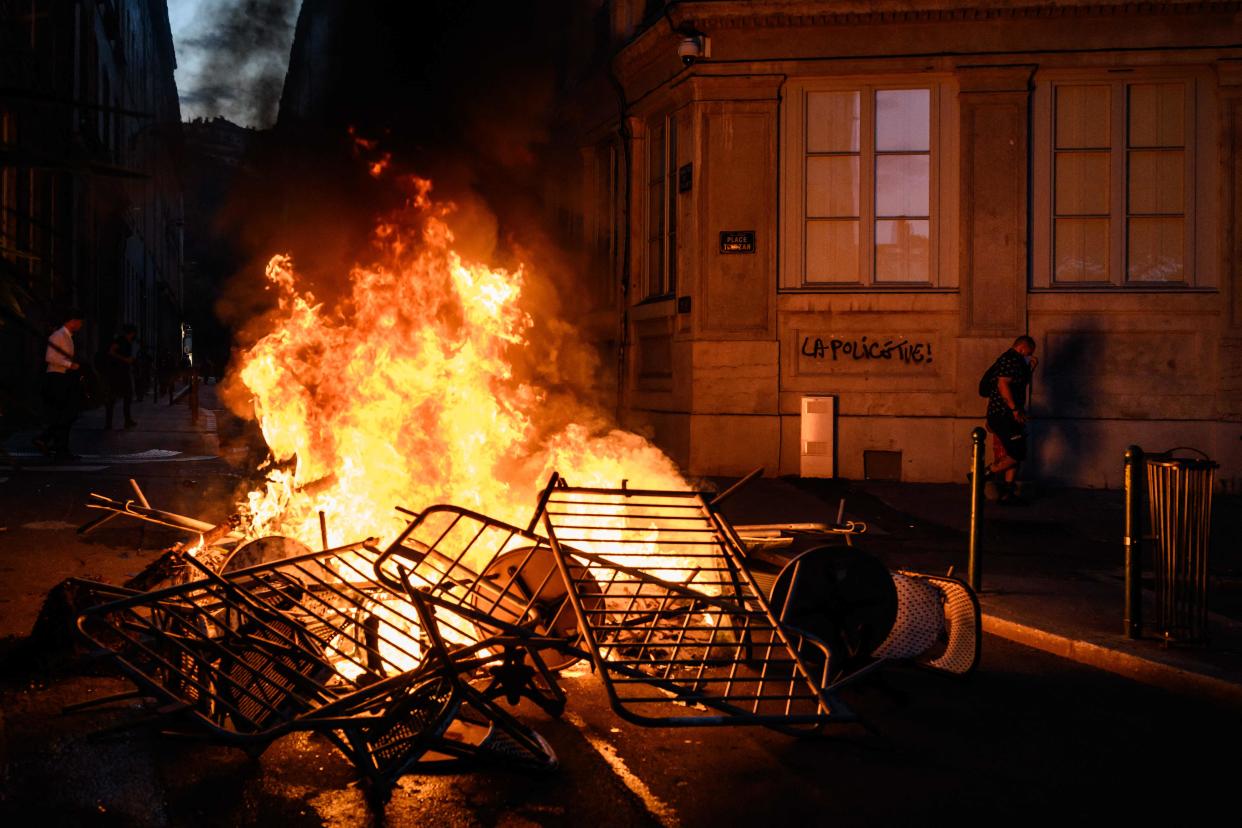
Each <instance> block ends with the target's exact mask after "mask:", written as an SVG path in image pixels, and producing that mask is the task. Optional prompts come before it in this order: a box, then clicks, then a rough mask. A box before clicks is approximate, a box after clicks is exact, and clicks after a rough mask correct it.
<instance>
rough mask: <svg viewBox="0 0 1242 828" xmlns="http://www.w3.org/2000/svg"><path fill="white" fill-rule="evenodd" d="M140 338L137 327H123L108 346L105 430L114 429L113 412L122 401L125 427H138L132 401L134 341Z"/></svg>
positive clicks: (105, 372)
mask: <svg viewBox="0 0 1242 828" xmlns="http://www.w3.org/2000/svg"><path fill="white" fill-rule="evenodd" d="M137 337H138V328H137V326H135V325H122V326H121V332H120V333H119V334H117V335H116V337H114V338H113V340H112V344H111V345H109V346H108V353H107V355H106V356H105V359H104V364H103V374H104V376H103V380H104V388H105V393H106V394H107V398H106V399H105V401H104V429H105V430H111V428H112V410H113V409H114V408H115V407H116V401H117V400H118V399H120V400H121V410H122V412H123V413H124V414H125V427H126V428H133V427H134V426H136V425H138V423H136V422H134V418H133V417H131V416H130V407H129V406H130V401H131V400H132V399H133V396H134V385H133V377H132V374H131V369H132V368H133V365H134V340H135V339H136V338H137Z"/></svg>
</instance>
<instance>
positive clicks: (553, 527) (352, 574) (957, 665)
mask: <svg viewBox="0 0 1242 828" xmlns="http://www.w3.org/2000/svg"><path fill="white" fill-rule="evenodd" d="M136 493H137V492H136ZM139 494H140V493H139ZM727 494H728V493H726V495H727ZM721 497H723V496H718V497H717V498H715V499H714V500H710V501H709V500H708V499H707V496H706V495H705V494H704V493H701V492H692V491H684V490H639V489H631V488H628V487H622V488H620V489H607V488H599V487H571V486H569V485H567V484H566V482H565V481H564V480H562V479H561V478H560V477H559V475H557V474H555V473H554V474H553V475H552V477H551V479H550V481H549V482H548V484H547V486H546V487H545V488H544V489H543V491H542V493H541V495H540V496H539V498H538V500H537V505H536V507H535V510H534V515H533V517H532V518H531V519H530V521H529V522H528V524H527V525H526V527H525V528H519V527H516V526H513V525H511V524H508V523H506V522H504V521H501V520H497V519H495V518H492V517H489V516H486V515H484V514H482V513H480V512H477V511H473V510H470V509H464V508H461V507H458V506H448V505H438V506H432V507H429V508H427V509H425V510H423V511H421V512H417V513H413V512H412V513H410V514H411V515H412V518H413V519H412V520H411V521H410V522H409V523H408V524H407V526H406V527H405V529H404V530H403V531H402V532H400V533H399V534H398V535H397V537H396V538H395V539H394V540H393V541H392V542H391V543H389V544H387V545H386V546H381V545H380V544H379V542H378V541H377V540H376V539H375V538H368V539H366V540H361V541H357V542H354V543H351V544H348V545H345V546H338V547H335V548H331V549H324V550H322V551H319V552H312V551H309V550H306V551H304V552H300V553H295V554H292V555H290V554H288V553H289V552H290V551H291V548H290V547H288V546H284V545H281V544H279V543H273V539H267V540H266V541H250V542H248V543H238V544H237V545H236V548H235V549H234V550H233V552H232V554H231V555H230V556H227V557H226V558H225V559H223V560H221V559H212V558H210V557H208V556H205V555H203V554H201V551H202V550H201V549H198V548H195V547H194V546H191V547H187V548H183V549H176V548H174V550H173V551H172V552H171V553H170V557H169V559H170V560H174V561H176V563H177V564H179V565H180V566H182V567H184V572H183V573H182V577H179V578H177V579H176V580H177V581H179V583H175V584H172V585H171V586H165V587H162V588H159V589H154V590H149V591H140V590H136V589H124V588H116V587H110V586H107V585H97V594H96V595H94V596H93V597H94V599H95V601H94V606H90V607H89V608H87V609H86V610H85V611H83V612H81V613H80V615H79V616H78V619H77V626H78V630H79V632H80V633H81V634H82V635H83V636H85V637H86V639H87V640H89V641H90V642H91V644H92V645H94V647H95V648H96V649H97V651H98V652H101V653H103V654H105V655H107V656H110V657H111V659H112V660H113V661H114V662H115V663H116V664H117V666H118V667H119V668H120V669H121V670H122V672H124V673H125V674H126V675H127V676H128V677H129V678H130V679H131V680H132V681H133V682H134V684H136V685H137V687H138V688H139V690H140V693H141V694H143V695H147V696H150V697H153V698H155V699H156V700H158V701H160V702H162V704H161V705H160V710H161V715H162V716H163V718H164V721H163V722H162V724H163V726H164V729H166V730H173V731H176V732H182V733H186V734H190V735H195V736H198V737H200V738H206V739H209V740H212V741H216V742H219V743H223V744H229V745H234V746H238V747H242V748H245V749H247V750H249V751H251V752H258V751H261V750H263V749H264V748H265V747H266V746H267V745H268V744H270V743H271V742H272V741H274V740H275V739H277V738H279V737H281V736H283V735H285V734H288V733H292V732H297V731H303V732H306V731H309V732H312V733H316V734H319V735H321V736H323V737H324V738H327V739H328V740H329V741H331V742H332V743H333V744H334V745H336V746H337V748H339V749H340V751H341V752H342V753H343V754H344V755H345V756H346V757H348V758H349V759H350V761H351V762H352V763H353V764H354V766H355V767H356V768H357V769H358V772H359V773H360V774H361V776H362V777H363V778H364V780H365V781H366V782H367V783H368V790H369V791H370V792H371V794H372V795H373V797H374V798H375V800H376V801H377V802H382V801H383V800H384V799H385V798H386V796H387V794H388V792H389V791H390V790H391V787H392V786H393V785H394V784H395V782H396V780H397V779H398V778H399V777H400V776H402V775H404V774H406V773H412V772H420V771H431V770H435V769H441V768H444V767H447V766H456V765H460V764H462V763H470V764H472V765H478V764H480V763H484V764H486V763H497V762H501V763H505V764H511V765H516V766H519V767H524V768H528V769H542V770H547V769H551V768H554V767H556V765H557V759H556V755H555V753H554V752H553V750H552V748H551V747H550V746H549V745H548V743H547V742H546V741H544V739H543V738H542V737H541V736H540V735H539V734H538V733H536V732H535V731H534V730H532V729H531V728H530V727H529V726H527V725H526V724H524V723H523V722H521V721H520V720H519V719H517V718H516V717H515V716H514V714H513V713H511V712H509V711H508V710H507V709H506V708H505V707H504V706H502V704H501V702H502V701H503V702H507V703H508V704H509V705H516V704H518V703H519V702H520V701H521V700H523V699H525V700H528V701H530V702H532V703H534V704H536V705H537V706H539V707H540V708H542V709H543V710H544V711H545V712H547V713H549V714H552V715H559V714H560V713H561V712H562V711H563V709H564V707H565V704H566V696H565V693H564V691H563V690H562V689H561V687H560V684H559V682H558V676H557V674H558V671H560V670H563V669H564V668H566V667H568V666H570V665H572V664H573V663H574V662H576V661H578V660H580V659H586V660H589V662H590V664H591V665H592V667H593V669H594V671H595V672H596V673H597V674H598V676H599V678H600V680H601V681H603V683H604V685H605V688H606V689H607V691H608V696H609V699H610V702H611V705H612V708H613V710H614V712H616V713H617V715H619V716H621V717H622V718H624V719H626V720H627V721H630V722H632V723H634V724H639V725H644V726H719V725H761V726H767V727H771V728H774V729H777V730H780V731H782V732H787V733H808V732H818V731H820V730H822V729H824V728H826V727H829V726H834V725H838V724H843V723H849V722H855V721H858V719H857V717H856V716H855V715H854V714H853V713H852V712H851V711H850V710H849V708H848V707H847V706H846V705H845V704H844V703H843V702H842V701H841V699H840V698H839V696H838V694H837V691H838V689H839V688H840V687H841V686H843V685H844V684H846V683H847V682H849V681H851V680H853V679H854V678H856V677H857V676H859V675H861V674H862V673H864V672H866V671H869V670H871V669H874V668H875V667H876V666H879V665H880V664H883V663H885V662H886V661H890V660H894V659H914V660H917V661H918V662H920V663H921V664H923V665H925V666H927V667H930V668H932V669H936V670H940V671H943V672H948V673H955V674H961V673H966V672H969V671H970V670H971V669H973V667H974V665H975V663H976V662H977V660H978V657H979V644H980V630H979V609H978V604H977V602H976V600H975V598H974V595H973V593H971V591H970V589H969V588H968V587H967V586H965V585H964V584H961V583H960V582H957V581H953V580H951V579H947V578H934V577H928V576H921V575H914V574H912V573H889V572H888V570H887V569H885V568H884V567H883V566H882V565H881V564H879V563H878V562H877V561H874V559H870V558H867V557H866V556H863V557H859V556H857V555H849V556H844V557H843V556H842V555H841V554H840V553H841V552H842V551H843V550H845V551H852V550H851V547H849V546H835V547H834V546H820V547H816V548H814V549H811V550H808V551H806V552H804V553H802V554H801V555H798V556H796V557H793V558H792V559H790V560H789V561H788V562H787V563H786V564H785V565H784V566H783V567H782V568H781V569H780V570H779V571H778V572H776V573H775V577H771V576H772V574H773V573H771V572H769V573H768V576H766V577H759V573H758V572H757V569H759V568H760V566H761V564H760V563H759V562H758V561H757V560H756V559H755V558H754V557H752V556H751V555H750V554H749V550H748V549H747V548H746V546H745V545H744V543H743V542H742V539H741V538H742V535H741V534H740V533H739V529H742V530H745V529H746V527H734V526H732V525H731V524H730V523H729V522H728V521H727V520H726V519H725V518H724V516H723V515H722V514H721V513H720V512H719V510H718V506H719V503H720V500H721ZM127 505H128V508H127V509H116V508H115V507H114V506H113V505H111V504H103V503H99V504H98V507H99V508H104V509H106V510H107V511H108V512H109V515H113V516H115V515H118V514H130V515H134V516H137V517H139V518H141V519H143V520H154V519H158V520H160V521H161V522H164V523H168V524H173V525H175V524H178V523H185V522H187V519H185V518H182V517H180V516H176V515H171V514H170V513H167V512H159V511H158V510H154V509H151V508H150V507H133V506H132V504H127ZM855 528H856V527H853V526H849V525H846V526H836V527H832V526H826V527H819V531H821V532H822V533H824V534H832V533H834V532H835V533H837V534H841V535H845V536H846V538H847V539H848V537H849V535H850V534H852V533H853V532H854V531H855ZM248 549H249V550H251V551H250V552H249V553H248V552H247V550H248ZM255 550H257V551H255ZM208 561H212V563H210V564H209V563H208ZM860 575H861V577H860ZM845 584H851V585H852V586H851V588H850V589H849V590H846V589H844V588H843V585H845ZM765 585H766V586H765ZM860 598H861V599H862V600H859V599H860ZM877 608H878V609H877ZM860 648H861V649H860ZM125 695H126V697H129V696H130V695H132V694H125ZM101 701H102V702H106V701H108V700H106V699H105V700H101Z"/></svg>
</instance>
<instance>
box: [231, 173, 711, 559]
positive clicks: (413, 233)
mask: <svg viewBox="0 0 1242 828" xmlns="http://www.w3.org/2000/svg"><path fill="white" fill-rule="evenodd" d="M409 185H410V190H411V193H410V197H409V199H408V201H407V207H406V210H405V211H404V213H403V214H402V215H400V216H398V217H396V218H395V219H394V220H392V221H389V222H386V223H384V224H381V225H380V226H379V227H378V228H377V230H376V233H375V239H376V242H377V245H378V247H379V249H380V250H381V256H380V261H379V263H377V264H374V265H371V266H367V267H361V266H360V267H355V268H354V269H353V270H352V272H351V273H350V274H349V280H350V290H349V293H348V296H347V297H346V298H345V299H344V300H342V301H341V302H339V303H337V304H335V305H334V306H332V307H327V306H325V305H324V304H323V303H321V302H319V301H317V300H316V298H315V296H314V295H313V294H312V293H311V292H310V291H309V290H307V289H306V288H305V287H304V286H302V285H301V284H300V282H299V279H298V276H297V273H296V271H295V269H294V266H293V262H292V260H291V259H290V258H289V257H288V256H284V255H278V256H274V257H273V258H272V259H271V261H270V263H269V264H268V267H267V279H268V282H269V283H270V284H269V289H271V290H274V291H276V293H277V300H278V305H277V311H276V312H275V314H274V315H273V317H272V322H273V327H272V329H271V331H270V332H269V333H268V334H267V335H266V336H264V337H263V338H262V339H260V340H259V341H258V342H256V343H255V345H254V346H253V347H251V348H250V349H249V350H247V351H246V352H245V353H244V354H243V359H242V368H241V378H242V381H243V382H244V383H245V385H246V387H247V388H248V389H249V390H250V392H251V394H252V396H253V401H254V410H255V413H256V415H257V417H258V420H259V423H260V425H261V428H262V431H263V436H264V438H265V440H266V441H267V445H268V447H269V448H270V450H271V453H272V456H273V457H274V458H275V459H276V460H277V461H278V466H277V467H275V468H273V469H272V470H270V471H269V473H268V475H267V479H266V482H265V484H264V485H263V487H262V488H260V489H257V490H255V491H252V492H250V493H249V495H248V496H247V497H246V502H245V504H244V507H245V511H246V513H247V514H248V517H249V523H250V525H249V527H248V534H250V535H254V536H257V535H264V534H283V535H288V536H292V537H295V538H297V539H299V540H301V541H303V542H304V543H306V544H308V545H309V546H312V547H317V546H318V545H319V542H320V538H319V522H318V513H319V511H320V510H322V511H324V512H325V513H326V514H327V516H328V522H329V526H330V529H331V532H332V535H333V537H334V538H336V539H338V540H342V541H348V540H350V539H355V538H362V537H367V536H378V537H380V538H381V540H384V541H387V540H388V539H390V538H391V537H392V536H393V535H394V534H395V533H396V531H397V530H398V529H399V528H400V525H401V522H399V521H398V520H396V519H395V518H397V517H398V516H397V515H396V513H395V512H394V508H395V507H396V506H398V505H400V506H405V507H407V508H410V509H414V510H421V509H423V508H426V507H427V506H431V505H433V504H436V503H452V504H455V505H458V506H463V507H466V508H470V509H474V510H476V511H480V512H483V513H485V514H488V515H490V516H492V517H494V518H497V519H500V520H504V521H506V522H509V523H513V524H517V525H525V524H526V522H527V521H528V520H529V519H530V515H531V509H532V508H533V506H534V503H535V499H536V496H537V494H538V491H539V488H540V486H541V485H542V484H543V483H544V482H545V481H546V480H547V478H548V476H549V475H550V473H551V472H552V471H553V470H558V469H559V470H562V471H564V472H566V473H568V474H570V475H571V476H572V481H573V483H574V484H575V485H582V486H617V485H619V484H620V482H621V481H622V480H623V479H628V480H629V481H630V483H631V485H634V486H642V487H647V488H663V489H670V488H675V489H684V488H686V483H685V481H684V480H683V478H682V477H681V474H680V473H679V471H678V469H677V467H676V465H675V464H674V463H673V462H672V461H671V460H670V459H669V458H668V457H666V456H665V455H664V454H663V453H661V452H660V451H659V450H658V449H656V448H655V447H654V446H653V445H651V444H650V443H649V442H648V441H646V440H645V439H643V438H641V437H639V436H638V435H635V434H632V433H628V432H624V431H621V430H611V431H601V430H599V429H598V428H593V427H591V426H588V425H586V424H584V422H582V421H575V420H572V419H570V420H565V421H558V420H557V418H558V417H560V418H564V417H565V416H566V415H563V414H558V413H555V412H554V411H553V410H552V407H551V406H547V405H546V403H547V402H548V399H549V394H548V390H547V389H546V388H543V387H540V386H539V385H538V384H536V382H534V381H531V380H527V381H520V380H519V379H517V378H515V372H514V369H513V365H514V357H515V356H517V355H522V356H524V358H525V359H526V361H527V363H530V362H533V361H538V360H540V359H545V360H554V359H555V358H556V357H555V355H554V354H532V353H530V349H532V348H533V347H534V346H533V345H532V344H531V342H530V339H529V336H528V335H529V333H530V331H531V329H532V327H533V326H534V325H535V324H536V319H535V318H534V317H533V316H532V314H531V313H530V312H528V311H527V310H525V309H523V307H522V304H521V299H522V291H523V287H524V285H525V283H526V281H527V274H526V273H525V272H524V271H523V270H522V269H518V270H516V271H508V270H504V269H497V268H492V267H489V266H487V265H484V264H481V263H478V262H471V261H466V260H464V259H463V258H462V257H461V256H460V255H459V254H458V253H457V252H456V251H455V250H454V249H453V241H454V239H453V233H452V231H451V230H450V229H449V226H448V224H447V223H446V220H445V217H446V215H447V214H448V208H446V207H443V206H439V205H437V204H435V203H434V202H432V201H431V199H430V197H429V193H430V189H431V184H430V182H428V181H425V180H421V179H411V180H410V182H409ZM562 410H563V409H561V408H560V407H557V408H556V411H562ZM592 418H593V419H594V420H599V419H600V417H599V415H598V414H595V415H593V417H592ZM548 435H550V436H548Z"/></svg>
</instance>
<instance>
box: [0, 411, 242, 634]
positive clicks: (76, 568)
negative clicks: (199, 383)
mask: <svg viewBox="0 0 1242 828" xmlns="http://www.w3.org/2000/svg"><path fill="white" fill-rule="evenodd" d="M215 390H216V389H215V386H204V387H202V388H201V389H200V395H199V396H200V411H199V419H198V422H197V423H194V422H193V421H192V419H191V416H190V411H189V407H188V406H187V405H186V402H185V401H184V400H182V401H180V402H178V403H177V404H176V405H172V406H170V405H169V404H168V397H167V396H165V397H163V398H162V399H160V400H158V401H155V402H153V401H151V400H150V398H148V399H147V400H146V401H145V402H142V403H137V404H135V405H134V407H133V412H132V413H133V417H134V419H135V420H136V421H137V423H138V425H137V427H136V428H133V429H130V430H128V431H126V430H120V429H118V430H112V431H105V430H104V428H103V420H104V417H103V411H101V410H99V409H95V410H92V411H86V412H84V413H83V414H82V416H81V417H80V418H79V419H78V421H77V422H76V423H75V424H74V426H73V429H72V430H71V432H70V438H69V439H70V447H71V449H72V450H73V452H74V453H75V454H77V455H79V459H78V460H76V461H73V462H70V463H64V462H59V461H55V460H53V459H51V458H47V457H44V456H43V455H42V454H40V453H39V452H38V451H37V450H36V449H35V447H34V445H33V444H32V443H31V438H32V437H33V436H35V435H36V434H37V433H38V430H37V429H35V428H31V429H27V430H24V431H19V432H17V433H15V434H12V435H10V436H9V438H8V439H6V440H5V441H4V445H5V448H6V450H7V451H8V452H9V453H10V455H12V456H13V459H15V460H16V461H17V462H18V463H19V464H20V466H19V468H16V469H15V468H13V467H12V466H11V465H9V463H8V462H7V458H4V459H3V460H0V572H3V575H4V577H3V579H2V580H0V639H2V638H4V637H5V636H15V637H19V638H20V637H25V636H26V635H28V634H29V632H30V630H31V627H32V626H33V624H34V622H35V618H36V617H37V615H38V613H39V610H40V607H42V605H43V602H44V600H45V599H46V597H47V594H48V592H49V590H51V589H52V588H53V587H54V586H56V584H58V583H60V582H61V581H62V580H64V579H65V578H69V577H79V578H93V579H98V580H105V581H109V582H111V583H123V582H124V581H125V580H126V579H128V578H130V577H132V576H133V575H135V574H137V573H138V572H139V571H141V570H142V569H143V568H144V567H145V566H146V565H147V564H148V563H150V562H151V560H153V559H154V558H155V556H156V555H158V554H159V553H160V550H162V549H164V548H166V547H167V546H169V545H171V544H172V543H176V542H178V541H181V540H184V539H185V536H184V533H180V532H178V531H176V530H173V529H165V528H163V527H159V526H151V525H148V524H141V523H138V522H137V521H133V520H125V519H122V520H114V521H111V522H109V523H108V524H107V525H105V526H103V527H101V528H100V529H99V530H98V531H95V532H92V533H91V534H89V535H79V534H78V533H77V532H76V531H75V530H76V529H77V528H78V527H79V526H81V525H82V524H83V523H85V522H86V521H88V520H90V519H92V518H96V517H99V516H100V514H101V513H100V512H98V511H95V510H91V509H88V508H86V504H87V503H88V502H90V495H91V494H92V493H99V494H102V495H105V496H107V497H114V498H120V499H129V498H132V497H134V496H135V495H134V492H133V489H132V488H131V486H130V483H129V481H130V480H131V479H133V480H136V481H137V482H138V484H139V485H140V486H141V488H142V490H143V492H144V494H145V495H146V496H147V497H148V498H149V499H150V502H151V504H152V505H153V506H155V507H157V508H162V509H167V510H169V511H173V512H179V513H181V514H186V515H192V516H195V517H199V518H202V519H204V520H213V519H223V517H225V515H227V513H228V510H229V504H230V503H232V502H234V496H235V491H236V488H237V486H238V485H239V480H238V477H237V475H236V473H235V472H234V470H233V469H231V468H230V467H229V465H228V464H227V463H226V462H225V461H224V460H223V459H222V458H220V457H219V454H220V451H219V442H220V441H219V438H218V436H217V433H216V428H217V422H216V415H215V413H214V411H213V409H215V408H217V407H218V406H219V403H218V402H217V401H216V394H215ZM115 413H116V415H117V422H118V423H120V422H121V421H122V419H123V418H122V416H121V414H120V412H119V411H117V412H115Z"/></svg>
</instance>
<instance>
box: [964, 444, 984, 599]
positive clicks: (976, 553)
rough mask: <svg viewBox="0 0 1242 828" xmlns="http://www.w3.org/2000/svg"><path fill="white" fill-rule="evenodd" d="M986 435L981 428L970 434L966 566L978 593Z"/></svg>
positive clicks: (979, 584) (980, 578) (981, 573)
mask: <svg viewBox="0 0 1242 828" xmlns="http://www.w3.org/2000/svg"><path fill="white" fill-rule="evenodd" d="M987 437H988V433H987V432H986V431H984V430H983V429H981V428H976V429H975V430H974V431H972V432H970V442H971V443H972V444H973V445H972V449H971V467H972V468H973V470H974V473H973V474H972V475H971V478H970V562H969V564H968V565H967V580H968V581H969V582H970V588H971V589H973V590H974V591H975V592H978V591H979V590H980V589H981V588H982V585H983V562H982V560H981V558H982V557H983V487H984V485H985V483H984V480H983V469H984V466H985V465H986V463H985V462H984V461H985V459H986V458H985V455H986V453H987V449H986V448H985V445H986V443H985V441H986V440H987Z"/></svg>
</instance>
